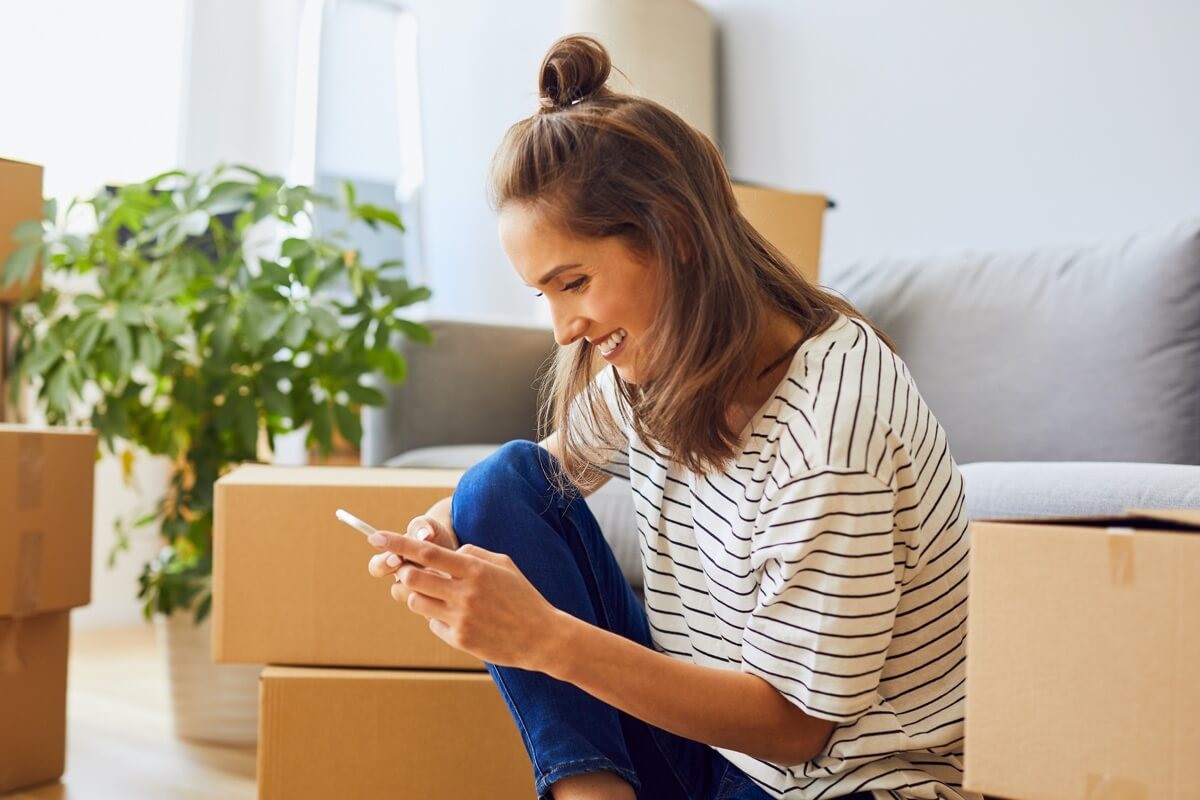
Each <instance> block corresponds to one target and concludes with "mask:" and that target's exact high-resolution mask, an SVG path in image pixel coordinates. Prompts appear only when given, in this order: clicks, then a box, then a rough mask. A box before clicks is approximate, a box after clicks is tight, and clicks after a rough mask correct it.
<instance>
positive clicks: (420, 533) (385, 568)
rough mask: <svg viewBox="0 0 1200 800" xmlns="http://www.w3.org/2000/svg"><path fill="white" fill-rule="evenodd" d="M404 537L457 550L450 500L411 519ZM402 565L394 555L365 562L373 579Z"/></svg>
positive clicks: (390, 554)
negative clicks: (451, 519) (451, 520)
mask: <svg viewBox="0 0 1200 800" xmlns="http://www.w3.org/2000/svg"><path fill="white" fill-rule="evenodd" d="M405 535H406V536H411V537H413V538H414V539H421V540H424V541H427V542H433V543H434V544H436V545H441V546H442V547H445V548H448V549H450V550H457V549H458V535H457V534H455V532H454V526H453V525H452V524H451V522H450V498H449V497H446V498H443V499H442V500H438V501H437V502H436V503H434V504H433V505H432V506H430V507H429V510H428V511H426V512H425V513H424V514H422V515H421V516H419V517H413V518H412V519H411V520H410V521H409V523H408V530H407V533H406V534H405ZM403 563H404V560H403V559H402V558H400V556H398V555H396V554H395V553H389V552H383V553H377V554H376V555H373V556H371V560H370V561H368V562H367V572H369V573H371V575H372V576H373V577H376V578H382V577H383V576H384V575H393V574H395V572H396V570H398V569H400V567H401V565H402V564H403Z"/></svg>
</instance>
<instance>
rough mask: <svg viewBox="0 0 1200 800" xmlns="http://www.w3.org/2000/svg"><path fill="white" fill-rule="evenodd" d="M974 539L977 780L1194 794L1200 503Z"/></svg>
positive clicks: (1074, 797)
mask: <svg viewBox="0 0 1200 800" xmlns="http://www.w3.org/2000/svg"><path fill="white" fill-rule="evenodd" d="M971 537H972V539H971V611H970V616H969V619H968V637H967V642H968V646H967V707H966V776H965V785H966V786H967V788H969V789H972V790H974V791H978V792H983V793H986V794H988V795H996V796H1001V797H1020V798H1023V799H1024V800H1043V799H1044V800H1051V799H1053V800H1085V798H1086V799H1087V800H1095V799H1096V798H1118V797H1119V798H1135V800H1151V798H1153V800H1164V799H1166V798H1180V800H1182V798H1196V797H1200V773H1198V772H1197V771H1196V770H1195V769H1194V762H1195V761H1196V757H1197V755H1200V679H1198V678H1197V669H1198V667H1197V665H1200V510H1196V511H1178V510H1176V511H1130V512H1129V513H1128V514H1127V515H1126V516H1123V517H1115V518H1104V519H1078V520H1062V521H1059V520H1055V521H1032V522H1003V523H1000V522H987V523H983V522H976V523H973V524H972V526H971Z"/></svg>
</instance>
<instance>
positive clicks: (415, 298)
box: [395, 286, 433, 306]
mask: <svg viewBox="0 0 1200 800" xmlns="http://www.w3.org/2000/svg"><path fill="white" fill-rule="evenodd" d="M431 296H433V292H431V291H429V290H428V289H426V288H425V287H424V286H417V287H415V288H412V289H409V290H408V291H407V292H404V293H403V294H402V295H400V296H399V297H397V298H395V301H396V305H397V306H411V305H412V304H413V303H420V302H421V301H422V300H428V299H429V298H430V297H431Z"/></svg>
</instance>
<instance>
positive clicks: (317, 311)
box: [308, 306, 342, 339]
mask: <svg viewBox="0 0 1200 800" xmlns="http://www.w3.org/2000/svg"><path fill="white" fill-rule="evenodd" d="M308 316H309V319H310V320H312V324H313V327H314V328H316V331H317V336H320V337H321V338H322V339H336V338H337V337H338V335H339V334H340V333H341V332H342V326H341V323H339V322H338V318H337V316H336V315H335V314H334V313H333V312H332V311H330V310H329V309H327V308H322V307H321V306H312V307H311V308H309V310H308Z"/></svg>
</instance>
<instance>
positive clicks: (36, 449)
mask: <svg viewBox="0 0 1200 800" xmlns="http://www.w3.org/2000/svg"><path fill="white" fill-rule="evenodd" d="M18 441H19V442H20V445H19V447H18V450H17V509H18V510H20V511H30V510H32V509H35V508H37V507H38V506H40V505H41V504H42V476H43V472H44V467H45V463H46V454H45V453H44V452H43V449H42V437H41V435H38V434H33V435H30V436H21V437H19V439H18Z"/></svg>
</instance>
